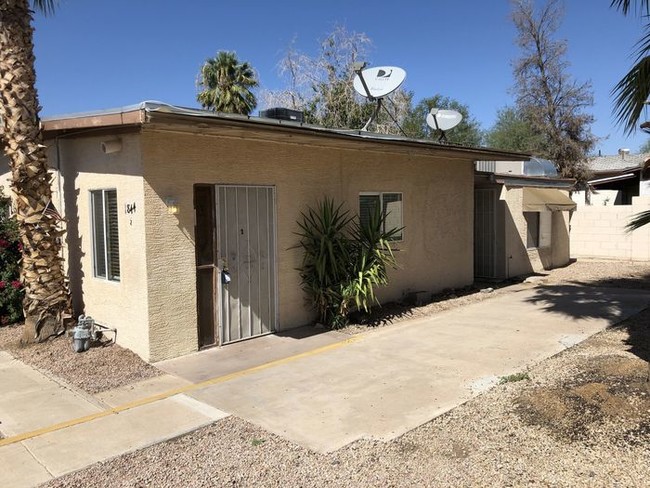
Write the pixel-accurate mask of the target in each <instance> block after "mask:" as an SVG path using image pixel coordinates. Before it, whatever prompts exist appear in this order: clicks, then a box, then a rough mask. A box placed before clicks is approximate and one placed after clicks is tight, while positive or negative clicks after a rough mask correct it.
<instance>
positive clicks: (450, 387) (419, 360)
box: [160, 286, 650, 452]
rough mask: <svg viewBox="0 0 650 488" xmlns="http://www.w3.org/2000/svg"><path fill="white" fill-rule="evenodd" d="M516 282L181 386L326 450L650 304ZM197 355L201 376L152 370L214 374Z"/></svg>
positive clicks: (405, 422) (399, 421) (431, 410)
mask: <svg viewBox="0 0 650 488" xmlns="http://www.w3.org/2000/svg"><path fill="white" fill-rule="evenodd" d="M516 290H517V291H513V292H511V293H507V294H504V295H502V296H499V297H495V298H493V299H489V300H485V301H482V302H479V303H475V304H472V305H469V306H466V307H462V308H456V309H453V310H450V311H448V312H444V313H441V314H437V315H435V316H432V317H426V318H420V319H416V320H409V321H405V322H402V323H401V324H398V325H395V326H392V327H389V328H386V329H383V330H378V331H375V332H372V333H370V334H366V335H364V336H362V337H360V338H359V339H360V340H357V341H356V342H353V343H351V344H349V345H347V346H346V347H342V348H338V349H335V350H331V351H327V352H326V353H322V354H315V355H311V356H306V357H302V358H300V359H298V360H296V361H293V362H291V363H286V364H280V365H277V366H275V367H273V368H267V369H264V370H261V371H257V372H256V373H255V374H251V375H246V376H242V377H239V378H235V379H233V380H232V381H228V382H224V383H220V384H217V385H213V386H209V387H206V388H203V389H201V390H198V391H194V392H191V393H189V394H190V395H191V396H193V397H194V398H196V399H197V400H200V401H202V402H205V403H207V404H209V405H212V406H214V407H215V408H218V409H220V410H224V411H226V412H229V413H231V414H233V415H236V416H238V417H241V418H244V419H246V420H248V421H250V422H252V423H254V424H257V425H259V426H261V427H263V428H265V429H267V430H269V431H271V432H274V433H276V434H278V435H280V436H282V437H285V438H288V439H290V440H292V441H294V442H296V443H298V444H301V445H303V446H305V447H308V448H310V449H313V450H316V451H319V452H330V451H333V450H336V449H338V448H340V447H342V446H344V445H346V444H348V443H350V442H353V441H354V440H357V439H360V438H363V437H369V438H374V439H381V440H389V439H393V438H395V437H397V436H399V435H401V434H403V433H405V432H407V431H409V430H411V429H413V428H415V427H417V426H419V425H422V424H423V423H425V422H428V421H429V420H431V419H433V418H435V417H436V416H438V415H440V414H442V413H444V412H446V411H448V410H450V409H451V408H453V407H455V406H457V405H459V404H461V403H463V402H465V401H467V400H468V399H469V398H471V397H472V396H473V395H475V394H477V393H480V392H481V391H483V390H484V389H486V388H489V387H490V386H493V385H494V384H496V383H497V382H498V380H499V377H500V376H503V375H507V374H511V373H515V372H519V371H522V370H524V369H525V368H526V367H527V366H529V365H532V364H535V363H537V362H539V361H541V360H542V359H545V358H547V357H550V356H552V355H554V354H556V353H558V352H560V351H562V350H563V349H565V348H567V347H570V346H572V345H574V344H576V343H578V342H580V341H582V340H584V339H586V338H587V337H589V336H590V335H592V334H594V333H596V332H598V331H600V330H602V329H604V328H606V327H607V326H609V325H611V324H613V323H616V322H619V321H621V320H623V319H624V318H625V317H628V316H630V315H633V314H634V313H637V312H639V311H640V310H642V309H643V308H645V307H647V306H648V304H649V303H650V293H648V292H639V291H634V290H620V289H604V288H587V287H573V286H564V287H533V286H521V287H518V288H516ZM251 346H252V348H251V350H250V351H251V352H252V351H254V346H253V343H251ZM225 349H226V348H224V349H223V350H224V351H225ZM204 358H205V361H203V363H202V367H201V368H196V365H195V367H194V368H193V369H194V370H195V371H200V376H195V374H192V373H191V372H188V370H187V369H186V366H187V363H188V362H190V361H192V360H191V359H189V358H187V359H186V358H179V359H175V360H172V361H168V362H167V363H165V364H163V365H161V366H160V367H161V368H162V369H164V370H165V371H167V372H168V373H171V374H179V375H183V376H184V378H185V379H187V380H190V381H196V380H197V379H199V378H200V377H204V376H205V375H215V376H216V375H218V374H219V372H220V368H221V364H220V363H219V357H218V351H217V352H215V354H214V356H211V357H210V356H208V355H206V356H204Z"/></svg>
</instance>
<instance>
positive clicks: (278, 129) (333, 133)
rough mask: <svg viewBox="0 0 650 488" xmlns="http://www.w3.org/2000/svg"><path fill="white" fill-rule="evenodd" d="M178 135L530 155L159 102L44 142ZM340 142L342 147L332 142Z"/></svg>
mask: <svg viewBox="0 0 650 488" xmlns="http://www.w3.org/2000/svg"><path fill="white" fill-rule="evenodd" d="M140 128H147V129H151V130H175V131H183V132H191V133H202V134H210V133H212V132H214V133H222V132H223V131H224V130H226V128H229V130H230V131H231V133H238V134H239V136H240V137H247V135H250V134H252V133H253V132H257V133H258V134H260V133H262V132H264V133H265V134H266V136H265V137H272V138H276V137H277V138H278V139H279V140H280V141H281V140H289V139H293V138H295V136H298V135H303V136H311V137H316V138H319V139H320V140H326V139H330V140H331V141H332V142H333V143H336V144H343V141H349V144H350V145H353V146H354V147H359V146H358V144H359V142H360V141H365V142H367V143H374V144H382V145H384V147H386V146H393V147H397V146H399V147H402V148H407V149H410V150H413V149H418V150H422V151H425V152H429V153H430V152H432V151H434V152H436V153H437V154H440V155H445V156H447V157H450V158H454V157H457V158H462V159H471V160H480V159H501V160H507V161H521V160H522V159H528V158H529V157H530V155H529V154H524V153H515V152H510V151H499V150H495V149H489V148H475V147H465V146H459V145H454V144H441V143H437V142H434V141H431V140H420V139H411V138H408V137H401V136H393V135H385V134H377V133H373V132H365V131H361V130H340V129H328V128H324V127H319V126H314V125H310V124H305V123H302V122H293V121H287V120H276V119H268V118H261V117H251V116H245V115H233V114H223V113H217V112H209V111H206V110H199V109H192V108H184V107H176V106H173V105H168V104H165V103H161V102H142V103H140V104H138V105H131V106H128V107H122V108H117V109H110V110H102V111H97V112H86V113H79V114H70V115H62V116H54V117H46V118H43V130H44V132H45V137H46V138H53V137H57V136H59V135H62V134H70V133H75V134H77V133H82V132H84V131H98V130H105V131H109V130H119V129H122V130H124V129H131V130H133V129H140ZM334 141H338V142H334Z"/></svg>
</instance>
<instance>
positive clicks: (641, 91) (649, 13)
mask: <svg viewBox="0 0 650 488" xmlns="http://www.w3.org/2000/svg"><path fill="white" fill-rule="evenodd" d="M610 7H613V8H615V9H617V10H620V11H621V12H622V13H623V15H628V14H629V13H630V12H634V11H637V12H638V14H639V15H640V16H641V17H643V18H644V19H645V20H646V25H645V30H646V34H645V35H644V36H643V37H642V38H641V39H640V40H639V42H638V43H637V45H636V49H637V51H636V54H637V57H636V63H635V64H634V66H632V68H631V69H630V71H628V72H627V74H626V75H625V76H624V77H623V78H622V79H621V81H619V82H618V84H617V85H616V86H615V87H614V89H613V90H612V94H613V95H614V114H615V116H616V119H617V121H618V123H619V124H621V125H622V126H623V128H624V129H625V132H627V133H628V134H629V133H632V132H633V131H634V129H636V126H637V123H638V121H639V118H640V117H641V112H642V111H643V107H644V106H645V102H646V101H647V100H648V97H650V23H648V18H649V17H650V0H611V4H610Z"/></svg>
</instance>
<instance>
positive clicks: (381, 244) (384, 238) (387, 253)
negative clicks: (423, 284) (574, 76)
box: [350, 206, 402, 312]
mask: <svg viewBox="0 0 650 488" xmlns="http://www.w3.org/2000/svg"><path fill="white" fill-rule="evenodd" d="M385 220H386V215H384V214H382V212H381V210H380V209H379V206H376V207H375V208H374V211H373V212H372V213H371V214H370V215H369V218H368V219H367V221H366V222H364V223H361V222H360V221H355V222H354V228H353V231H352V232H353V239H352V240H353V243H354V248H355V249H354V257H355V266H354V271H355V274H354V276H352V281H351V285H352V288H351V290H350V291H351V293H352V297H353V298H354V303H355V305H356V306H357V308H358V309H363V310H364V311H366V312H367V311H368V310H369V309H370V307H371V306H372V305H379V301H378V300H377V297H376V296H375V287H377V286H385V285H387V284H388V268H389V267H391V268H396V267H397V261H396V259H395V255H394V253H393V250H392V248H391V246H390V241H391V239H392V238H393V237H394V236H395V235H397V234H398V233H399V232H401V231H402V229H401V228H395V229H390V230H383V229H384V223H385Z"/></svg>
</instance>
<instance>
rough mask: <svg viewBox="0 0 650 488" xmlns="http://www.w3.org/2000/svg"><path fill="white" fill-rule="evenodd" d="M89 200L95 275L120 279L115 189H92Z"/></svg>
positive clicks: (112, 279) (113, 279) (114, 279)
mask: <svg viewBox="0 0 650 488" xmlns="http://www.w3.org/2000/svg"><path fill="white" fill-rule="evenodd" d="M90 200H91V207H92V227H93V265H94V273H95V276H96V277H98V278H106V279H107V280H111V281H120V239H119V234H118V227H117V190H93V191H91V192H90Z"/></svg>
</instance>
